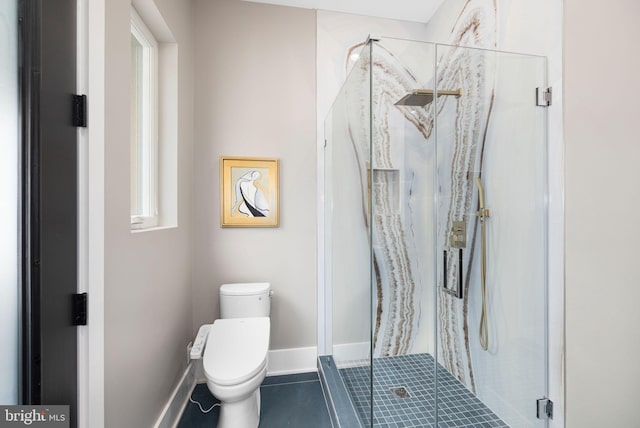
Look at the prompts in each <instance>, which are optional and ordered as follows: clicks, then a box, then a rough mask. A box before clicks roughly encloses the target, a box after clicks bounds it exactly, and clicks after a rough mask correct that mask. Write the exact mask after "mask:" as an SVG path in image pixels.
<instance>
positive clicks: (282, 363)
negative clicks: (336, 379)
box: [267, 346, 318, 376]
mask: <svg viewBox="0 0 640 428" xmlns="http://www.w3.org/2000/svg"><path fill="white" fill-rule="evenodd" d="M317 358H318V349H317V348H316V347H315V346H309V347H307V348H289V349H275V350H273V351H269V365H268V366H267V376H277V375H285V374H294V373H306V372H315V371H316V370H317V369H318V363H317V361H316V360H317Z"/></svg>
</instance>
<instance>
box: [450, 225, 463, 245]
mask: <svg viewBox="0 0 640 428" xmlns="http://www.w3.org/2000/svg"><path fill="white" fill-rule="evenodd" d="M449 246H451V247H453V248H465V247H466V246H467V223H465V222H464V221H454V222H453V227H452V228H451V234H450V235H449Z"/></svg>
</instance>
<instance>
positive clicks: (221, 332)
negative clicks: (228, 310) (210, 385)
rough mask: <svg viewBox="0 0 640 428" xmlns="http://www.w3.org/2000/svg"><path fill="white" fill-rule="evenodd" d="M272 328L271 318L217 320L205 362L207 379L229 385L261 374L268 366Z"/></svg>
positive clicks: (208, 340) (206, 350) (208, 341)
mask: <svg viewBox="0 0 640 428" xmlns="http://www.w3.org/2000/svg"><path fill="white" fill-rule="evenodd" d="M270 325H271V323H270V319H269V318H268V317H260V318H227V319H219V320H216V321H215V322H214V323H213V325H212V326H211V330H209V336H208V338H207V346H206V347H205V350H204V357H203V359H202V364H203V367H204V373H205V375H206V377H207V379H209V380H210V381H212V382H214V383H216V384H218V385H225V386H229V385H237V384H239V383H242V382H245V381H247V380H249V379H251V378H252V377H253V376H255V375H257V374H258V373H260V371H261V370H262V369H263V368H264V367H265V365H266V364H267V351H268V350H269V334H270Z"/></svg>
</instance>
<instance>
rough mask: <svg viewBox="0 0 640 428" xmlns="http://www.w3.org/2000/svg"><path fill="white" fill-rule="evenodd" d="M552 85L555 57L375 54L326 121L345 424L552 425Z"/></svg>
mask: <svg viewBox="0 0 640 428" xmlns="http://www.w3.org/2000/svg"><path fill="white" fill-rule="evenodd" d="M545 87H546V60H545V58H542V57H537V56H531V55H522V54H516V53H506V52H498V51H494V50H483V49H475V48H464V47H458V46H449V45H439V44H432V43H423V42H413V41H406V40H398V39H391V38H382V39H379V40H369V41H368V42H367V43H366V44H365V45H364V46H363V49H362V52H360V55H359V59H358V62H357V63H356V64H355V65H354V66H353V69H352V70H351V72H350V74H349V76H348V78H347V80H346V82H345V84H344V86H343V87H342V89H341V91H340V93H339V95H338V97H337V98H336V100H335V102H334V104H333V106H332V109H331V112H330V114H329V116H328V117H327V120H326V122H325V139H326V148H325V180H326V181H325V207H326V212H325V233H326V235H325V248H326V254H325V257H324V259H325V280H326V282H327V284H326V285H327V288H328V289H330V290H332V299H331V300H332V317H331V318H332V319H331V325H332V334H331V339H332V343H331V350H332V352H331V354H330V355H325V356H321V357H320V364H319V365H320V368H321V375H322V380H323V386H324V388H325V391H326V393H327V396H328V397H329V401H330V404H331V406H330V407H331V409H332V412H333V417H334V422H335V423H336V424H337V425H336V426H340V427H349V428H352V427H357V426H362V427H370V426H429V427H431V426H433V427H435V426H438V427H457V426H511V427H544V426H547V420H546V419H544V417H545V416H544V415H541V414H537V413H536V408H537V404H538V400H544V399H545V398H546V397H547V393H548V385H547V327H546V325H547V314H546V298H547V297H546V265H547V262H546V260H547V252H546V245H547V244H546V233H547V232H546V230H547V225H546V222H547V220H546V218H547V215H546V212H547V210H546V193H547V192H546V164H547V161H546V114H547V113H546V109H545V108H543V107H539V106H537V105H536V98H535V95H536V90H537V88H545ZM416 88H424V89H416Z"/></svg>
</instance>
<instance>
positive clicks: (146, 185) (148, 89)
mask: <svg viewBox="0 0 640 428" xmlns="http://www.w3.org/2000/svg"><path fill="white" fill-rule="evenodd" d="M158 159H159V151H158V43H157V41H156V39H155V38H154V36H153V34H152V33H151V32H150V31H149V29H148V28H147V26H146V25H145V23H144V22H143V21H142V19H141V18H140V16H139V15H138V13H137V12H136V11H135V9H133V8H132V9H131V228H132V229H146V228H150V227H155V226H157V225H158V224H159V218H158V217H159V215H158V214H159V213H158V191H159V181H158Z"/></svg>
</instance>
